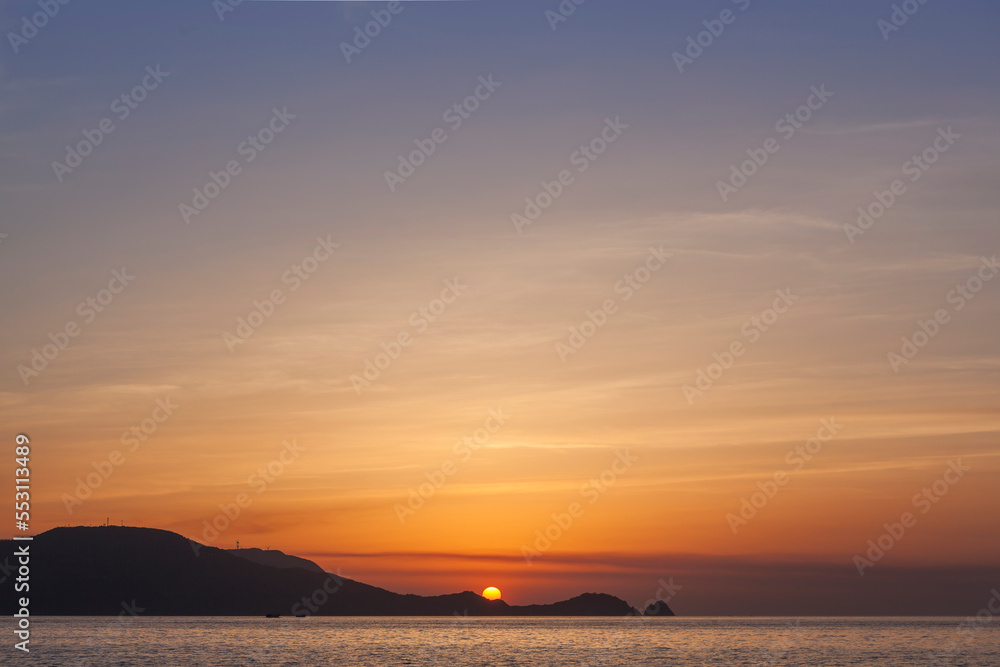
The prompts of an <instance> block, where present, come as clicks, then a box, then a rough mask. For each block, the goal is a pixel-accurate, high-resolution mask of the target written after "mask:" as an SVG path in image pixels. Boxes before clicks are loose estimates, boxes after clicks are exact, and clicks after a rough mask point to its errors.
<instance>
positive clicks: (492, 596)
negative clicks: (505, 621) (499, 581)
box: [483, 586, 500, 600]
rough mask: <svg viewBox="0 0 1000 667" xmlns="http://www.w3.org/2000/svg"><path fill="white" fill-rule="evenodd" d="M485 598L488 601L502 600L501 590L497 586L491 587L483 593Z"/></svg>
mask: <svg viewBox="0 0 1000 667" xmlns="http://www.w3.org/2000/svg"><path fill="white" fill-rule="evenodd" d="M483 597H484V598H486V599H487V600H499V599H500V589H499V588H497V587H496V586H490V587H489V588H487V589H486V590H484V591H483Z"/></svg>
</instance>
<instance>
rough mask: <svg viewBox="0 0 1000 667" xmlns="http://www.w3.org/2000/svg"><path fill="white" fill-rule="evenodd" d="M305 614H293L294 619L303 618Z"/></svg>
mask: <svg viewBox="0 0 1000 667" xmlns="http://www.w3.org/2000/svg"><path fill="white" fill-rule="evenodd" d="M305 617H306V615H305V614H295V618H305Z"/></svg>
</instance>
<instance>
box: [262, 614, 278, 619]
mask: <svg viewBox="0 0 1000 667" xmlns="http://www.w3.org/2000/svg"><path fill="white" fill-rule="evenodd" d="M264 618H281V614H265V615H264Z"/></svg>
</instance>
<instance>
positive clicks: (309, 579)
mask: <svg viewBox="0 0 1000 667" xmlns="http://www.w3.org/2000/svg"><path fill="white" fill-rule="evenodd" d="M23 544H25V543H24V542H19V543H16V546H20V545H23ZM30 544H31V563H30V567H31V590H30V593H28V596H29V597H30V600H31V613H32V614H33V615H62V616H80V615H109V616H112V615H118V614H119V613H120V612H121V611H122V609H123V605H124V606H125V607H126V608H127V607H128V606H129V605H133V604H134V605H135V607H136V608H138V609H140V610H141V614H142V615H147V616H263V615H265V614H280V615H283V616H284V615H303V614H304V615H313V614H315V615H322V616H451V615H456V614H457V615H460V616H625V615H629V614H635V613H637V612H636V610H634V609H633V608H632V607H631V606H629V604H628V603H627V602H625V601H624V600H621V599H619V598H616V597H614V596H611V595H605V594H598V593H586V594H584V595H580V596H577V597H575V598H572V599H570V600H565V601H563V602H557V603H555V604H548V605H529V606H512V605H508V604H507V603H506V602H503V601H502V600H496V601H492V602H491V601H488V600H486V599H485V598H483V597H481V596H480V595H477V594H476V593H473V592H471V591H466V592H463V593H455V594H451V595H438V596H419V595H404V594H399V593H393V592H391V591H387V590H384V589H381V588H377V587H375V586H369V585H368V584H363V583H361V582H358V581H353V580H350V579H345V578H342V577H338V576H336V575H333V574H329V573H326V572H323V571H322V569H321V568H319V566H318V565H316V564H315V563H313V562H311V561H308V560H306V559H303V558H298V557H296V556H289V555H286V554H282V553H281V552H270V551H262V550H260V549H240V550H239V554H238V555H237V554H236V552H235V551H227V550H224V549H217V548H215V547H207V546H203V545H200V544H197V543H195V542H192V541H190V540H188V539H187V538H185V537H183V536H181V535H178V534H176V533H172V532H169V531H166V530H158V529H153V528H132V527H118V526H102V527H85V526H81V527H73V528H54V529H52V530H49V531H47V532H45V533H42V534H40V535H38V536H36V537H35V539H34V541H32V542H30ZM15 548H16V547H15V542H14V541H12V540H3V541H0V564H6V563H8V562H10V563H14V562H15V561H16V559H15V558H14V557H13V555H12V554H13V552H14V549H15ZM243 552H247V553H243ZM6 559H9V561H8V560H6ZM14 579H15V578H14V577H13V576H9V577H7V578H6V580H5V581H3V582H2V585H0V590H2V591H3V593H4V594H3V595H2V597H0V613H3V614H13V613H14V612H15V611H16V610H15V603H16V600H17V598H18V597H20V596H22V595H24V593H17V594H15V592H14Z"/></svg>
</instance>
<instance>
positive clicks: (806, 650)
mask: <svg viewBox="0 0 1000 667" xmlns="http://www.w3.org/2000/svg"><path fill="white" fill-rule="evenodd" d="M998 629H1000V628H998V623H997V622H995V621H993V622H980V623H977V622H974V621H971V622H970V621H969V620H967V619H962V618H921V619H913V618H801V619H795V618H623V619H608V618H599V619H597V618H460V617H456V618H330V617H323V618H321V617H314V618H292V617H289V618H280V619H264V618H231V617H226V618H192V617H169V618H143V617H136V618H131V617H126V618H124V619H120V618H109V617H88V618H67V617H59V618H54V617H53V618H36V619H33V623H32V637H31V644H30V648H31V652H30V654H24V653H22V652H20V651H15V650H14V649H13V646H11V645H8V646H4V647H3V648H2V649H0V663H2V664H22V665H25V664H30V665H53V666H58V667H69V666H71V665H129V666H131V665H155V666H156V667H174V666H177V667H181V666H186V665H227V666H228V665H306V666H310V667H311V666H314V665H338V666H339V665H345V666H346V665H371V666H373V667H375V666H377V667H383V666H396V665H448V666H450V667H467V666H471V665H504V666H508V667H512V666H520V665H526V666H527V665H531V666H533V667H534V666H539V665H542V666H544V665H553V666H556V667H562V666H569V665H574V666H583V665H592V666H599V665H608V666H611V665H629V666H633V665H681V666H687V665H879V666H894V665H900V666H903V665H906V666H911V665H956V666H957V665H970V666H976V667H980V666H981V667H987V666H988V667H996V666H998V665H1000V632H998ZM4 634H5V635H6V636H7V641H8V642H10V643H12V642H11V638H12V637H13V633H4ZM15 654H17V655H15Z"/></svg>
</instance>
